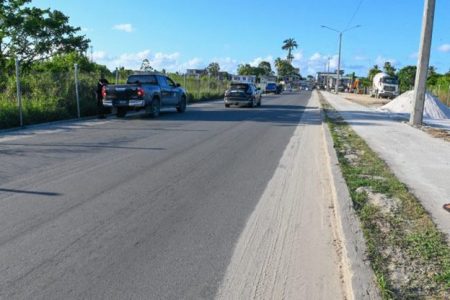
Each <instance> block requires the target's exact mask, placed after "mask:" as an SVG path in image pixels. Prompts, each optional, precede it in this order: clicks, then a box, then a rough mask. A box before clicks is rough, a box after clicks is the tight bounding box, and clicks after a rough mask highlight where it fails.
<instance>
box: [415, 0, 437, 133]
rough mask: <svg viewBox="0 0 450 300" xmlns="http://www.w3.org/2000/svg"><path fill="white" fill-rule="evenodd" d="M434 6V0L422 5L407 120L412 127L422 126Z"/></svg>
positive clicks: (426, 1) (426, 0) (428, 0)
mask: <svg viewBox="0 0 450 300" xmlns="http://www.w3.org/2000/svg"><path fill="white" fill-rule="evenodd" d="M435 4H436V1H435V0H425V4H424V12H423V19H422V35H421V39H420V49H419V59H418V62H417V72H416V82H415V85H414V98H413V111H412V112H411V117H410V120H409V122H410V123H411V124H412V125H422V121H423V108H424V102H425V92H426V81H427V75H428V66H429V63H430V50H431V39H432V36H433V21H434V9H435Z"/></svg>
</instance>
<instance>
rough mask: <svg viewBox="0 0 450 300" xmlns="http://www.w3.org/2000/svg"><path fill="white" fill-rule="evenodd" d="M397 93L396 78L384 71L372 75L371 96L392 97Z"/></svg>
mask: <svg viewBox="0 0 450 300" xmlns="http://www.w3.org/2000/svg"><path fill="white" fill-rule="evenodd" d="M398 95H399V86H398V79H397V78H396V77H393V76H390V75H388V74H386V73H378V74H376V75H375V76H374V77H373V82H372V91H371V93H370V96H371V97H375V98H390V99H393V98H395V97H397V96H398Z"/></svg>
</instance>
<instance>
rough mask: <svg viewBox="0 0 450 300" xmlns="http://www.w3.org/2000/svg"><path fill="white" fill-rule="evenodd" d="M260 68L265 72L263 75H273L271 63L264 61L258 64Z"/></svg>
mask: <svg viewBox="0 0 450 300" xmlns="http://www.w3.org/2000/svg"><path fill="white" fill-rule="evenodd" d="M258 68H260V69H261V70H263V71H264V74H263V75H266V76H268V75H273V71H272V66H271V65H270V62H268V61H262V62H260V63H259V64H258Z"/></svg>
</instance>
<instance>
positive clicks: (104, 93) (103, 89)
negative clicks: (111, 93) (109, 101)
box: [102, 86, 106, 98]
mask: <svg viewBox="0 0 450 300" xmlns="http://www.w3.org/2000/svg"><path fill="white" fill-rule="evenodd" d="M102 97H103V98H106V86H104V87H102Z"/></svg>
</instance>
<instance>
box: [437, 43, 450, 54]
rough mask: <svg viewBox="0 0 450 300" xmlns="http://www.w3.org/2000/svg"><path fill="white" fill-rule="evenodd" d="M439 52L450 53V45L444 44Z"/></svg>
mask: <svg viewBox="0 0 450 300" xmlns="http://www.w3.org/2000/svg"><path fill="white" fill-rule="evenodd" d="M439 51H441V52H446V53H447V52H450V44H443V45H441V46H440V47H439Z"/></svg>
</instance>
